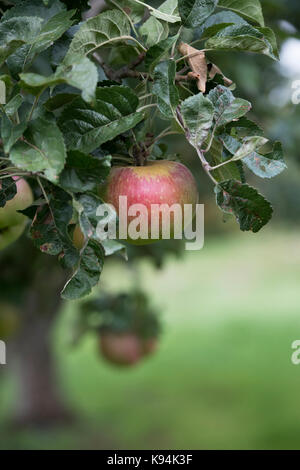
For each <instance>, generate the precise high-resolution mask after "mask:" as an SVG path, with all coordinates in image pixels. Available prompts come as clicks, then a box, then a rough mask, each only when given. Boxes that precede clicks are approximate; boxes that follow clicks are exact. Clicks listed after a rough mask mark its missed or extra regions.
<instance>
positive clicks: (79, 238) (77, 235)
mask: <svg viewBox="0 0 300 470" xmlns="http://www.w3.org/2000/svg"><path fill="white" fill-rule="evenodd" d="M73 245H74V246H75V248H77V250H79V251H80V250H81V249H82V248H83V246H84V235H83V233H82V231H81V228H80V225H79V224H77V225H76V227H75V228H74V232H73Z"/></svg>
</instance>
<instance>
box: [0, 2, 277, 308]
mask: <svg viewBox="0 0 300 470" xmlns="http://www.w3.org/2000/svg"><path fill="white" fill-rule="evenodd" d="M236 3H238V5H236ZM246 3H247V5H245V2H243V1H241V2H235V5H234V6H232V5H231V2H228V1H227V0H203V1H201V2H199V1H197V0H166V1H162V3H161V5H160V6H159V7H157V8H154V7H152V6H151V5H150V4H149V3H147V2H142V1H140V0H120V1H118V2H116V1H112V0H107V1H106V2H105V4H106V7H107V8H106V9H105V11H102V12H101V13H100V14H98V15H97V16H95V17H92V18H88V19H84V20H83V21H81V20H82V14H83V11H84V8H85V7H87V2H86V1H83V2H80V3H78V8H77V10H76V9H72V5H71V4H72V2H66V1H65V2H63V1H60V0H48V1H47V2H46V1H38V0H21V1H20V2H18V3H17V4H16V5H15V6H11V7H8V6H6V7H5V11H4V12H3V14H2V17H1V21H0V69H1V70H0V81H1V89H2V90H5V96H4V97H3V99H2V104H1V116H0V117H1V149H0V182H1V189H0V207H1V209H0V211H3V210H4V211H7V213H8V212H9V207H10V206H9V204H10V201H11V200H12V198H13V197H14V196H15V194H16V185H15V180H14V178H21V179H22V180H24V181H25V180H26V181H27V183H28V182H29V180H30V184H31V186H32V190H33V191H34V203H33V204H32V205H31V206H30V207H28V208H26V209H25V207H23V206H22V207H21V209H22V215H20V214H19V215H20V217H23V216H25V215H26V216H27V217H28V219H30V221H31V222H29V221H28V224H29V223H30V229H29V236H30V237H31V239H32V242H33V243H34V245H35V246H36V247H37V248H38V249H39V250H41V251H42V252H43V253H46V254H49V255H51V256H57V258H58V260H59V262H60V263H61V265H62V266H63V267H64V268H65V269H66V270H67V272H71V273H72V274H71V277H70V279H69V281H68V282H67V283H66V285H65V287H64V289H63V291H62V297H63V298H65V299H76V298H80V297H83V296H85V295H87V294H89V293H90V292H91V290H92V288H93V287H94V286H95V285H97V284H98V282H99V279H100V275H101V272H102V269H103V265H104V262H105V257H106V256H110V255H113V254H114V253H118V252H119V253H123V252H124V245H123V243H122V240H118V239H116V240H108V241H107V240H102V239H100V238H99V236H98V235H97V226H98V223H99V221H100V220H101V216H99V215H97V211H98V209H99V207H101V206H102V205H104V204H105V202H106V201H108V202H113V203H116V199H118V197H119V196H122V195H123V196H124V195H125V196H127V197H128V199H129V200H130V203H142V204H145V205H146V206H149V205H151V204H153V203H154V204H156V203H157V202H161V203H164V204H166V205H167V206H169V207H170V205H171V204H174V203H175V204H176V203H177V204H179V205H181V206H182V205H184V204H192V205H194V204H196V203H197V189H196V182H195V180H194V176H193V175H192V174H191V172H190V171H189V170H188V169H187V167H186V162H184V161H183V163H182V164H179V163H178V162H176V161H175V160H174V158H173V155H172V154H171V152H170V151H169V150H168V146H167V140H166V138H167V137H169V136H172V135H175V134H177V135H178V137H179V138H182V139H186V140H187V141H188V142H189V144H190V145H191V149H194V150H193V151H194V156H195V158H197V159H198V161H199V164H200V165H201V166H202V168H203V170H204V174H205V175H207V176H208V178H209V179H210V181H211V184H212V197H215V198H216V202H217V206H218V207H219V209H221V210H222V211H223V212H224V213H226V214H229V215H232V216H234V217H235V218H236V219H237V222H238V223H239V225H240V228H241V230H242V231H252V232H254V233H256V232H258V231H259V230H261V229H262V228H263V227H264V226H265V225H266V224H267V223H268V222H269V221H270V219H271V217H272V212H273V209H272V207H271V204H270V203H269V202H268V201H267V200H266V199H265V198H264V197H263V196H262V195H261V194H259V192H258V191H257V190H256V189H255V188H253V187H251V186H249V185H248V184H247V183H246V173H245V169H248V170H250V171H251V172H253V173H254V174H255V175H256V176H259V177H262V178H272V177H274V176H277V175H278V174H280V173H281V172H282V171H283V170H284V169H285V168H286V165H285V163H284V159H283V151H282V146H281V144H280V143H279V142H275V143H274V144H271V142H269V141H268V140H267V139H266V138H265V137H264V136H263V131H262V129H261V128H260V127H259V126H258V125H257V124H256V123H255V122H253V121H251V120H250V119H248V117H246V115H247V113H248V112H249V111H250V109H251V103H249V102H248V101H247V100H244V99H241V98H238V97H236V96H235V94H234V93H233V91H234V89H235V85H234V84H233V83H232V80H231V79H230V78H227V77H228V76H229V77H230V64H228V67H227V69H228V70H221V69H220V67H219V65H218V64H217V63H215V62H216V61H215V60H213V59H212V54H213V53H214V52H216V51H217V52H218V53H219V54H224V55H226V54H227V52H228V51H231V52H235V51H237V52H246V53H249V52H250V53H255V54H263V55H265V56H266V60H270V59H272V60H278V48H277V44H276V38H275V35H274V33H273V31H272V30H271V29H270V28H268V27H267V26H265V23H264V18H263V13H262V9H261V5H260V2H259V0H253V1H251V2H246ZM74 25H75V26H76V27H74ZM121 46H122V47H121ZM45 57H47V61H48V63H47V65H48V69H47V70H48V73H47V74H42V73H38V70H39V69H38V67H37V65H38V64H39V61H40V59H41V58H43V60H44V58H45ZM238 86H239V84H238V83H237V87H236V88H237V89H238ZM1 98H2V97H1ZM197 183H198V182H197ZM99 187H106V192H105V193H104V195H103V194H102V193H101V192H100V193H99ZM31 202H32V201H31V200H30V201H29V204H31ZM199 202H200V203H201V201H199ZM5 207H6V208H5ZM23 209H24V210H23ZM2 214H4V213H3V212H2ZM19 215H18V217H19ZM122 215H123V214H120V213H119V214H118V216H119V218H120V217H122ZM3 220H5V219H4V215H3ZM18 220H19V223H13V224H11V223H9V224H7V223H6V222H4V229H5V230H6V229H7V230H8V231H7V234H6V236H5V235H4V232H3V231H2V242H1V245H0V247H1V248H4V247H5V246H6V245H7V244H8V243H9V242H11V241H13V240H15V239H16V238H17V237H18V236H19V235H20V234H21V233H22V231H23V228H24V227H23V223H24V219H22V221H21V219H18ZM150 222H151V220H149V219H148V223H149V224H150ZM173 222H174V221H173ZM175 225H176V224H175ZM74 228H75V232H74ZM0 229H1V227H0ZM170 232H171V235H173V236H174V234H175V232H176V227H175V226H174V223H173V225H172V220H171V223H170ZM128 235H129V234H127V233H126V237H125V238H127V241H131V242H132V241H134V242H135V243H143V242H144V240H143V239H142V237H141V239H140V240H132V239H130V238H132V237H130V236H128ZM160 238H162V233H161V227H159V233H158V236H157V237H156V239H157V240H158V239H160Z"/></svg>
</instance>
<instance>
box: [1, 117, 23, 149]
mask: <svg viewBox="0 0 300 470" xmlns="http://www.w3.org/2000/svg"><path fill="white" fill-rule="evenodd" d="M26 127H27V123H26V122H21V123H20V124H17V125H14V124H13V123H12V122H11V120H10V119H8V117H7V116H6V114H4V115H3V116H2V121H1V138H2V141H3V148H4V152H5V153H9V151H10V149H11V148H12V146H13V145H14V144H15V143H16V142H17V140H18V139H19V138H20V137H21V136H22V135H23V133H24V131H25V129H26Z"/></svg>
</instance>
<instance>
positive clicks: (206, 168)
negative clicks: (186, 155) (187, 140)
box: [196, 148, 218, 185]
mask: <svg viewBox="0 0 300 470" xmlns="http://www.w3.org/2000/svg"><path fill="white" fill-rule="evenodd" d="M196 151H197V154H198V157H199V158H200V161H201V163H202V166H203V169H204V171H205V173H206V174H207V175H208V176H209V178H210V179H211V180H212V182H213V183H214V184H215V185H217V184H218V182H217V180H216V179H215V178H214V177H213V176H212V175H211V173H210V172H211V170H213V168H211V166H210V164H209V163H208V161H207V160H206V158H205V157H204V154H203V150H200V149H199V148H196Z"/></svg>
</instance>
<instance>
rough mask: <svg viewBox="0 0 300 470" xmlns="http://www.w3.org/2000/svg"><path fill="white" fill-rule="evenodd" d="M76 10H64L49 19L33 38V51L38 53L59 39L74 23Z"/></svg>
mask: <svg viewBox="0 0 300 470" xmlns="http://www.w3.org/2000/svg"><path fill="white" fill-rule="evenodd" d="M74 13H75V10H71V11H62V12H60V13H58V14H57V15H55V16H53V17H52V18H50V19H49V21H47V22H46V23H45V24H44V25H43V27H42V29H41V31H40V33H39V35H38V36H37V37H36V38H33V40H32V42H31V45H32V48H31V53H32V54H38V53H40V52H42V51H44V50H45V49H47V48H48V47H50V46H52V44H53V43H54V42H55V41H57V39H59V38H60V37H61V36H62V35H63V34H64V32H65V31H67V30H68V29H69V28H70V27H71V26H72V24H73V21H72V20H71V18H72V17H73V16H74Z"/></svg>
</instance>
